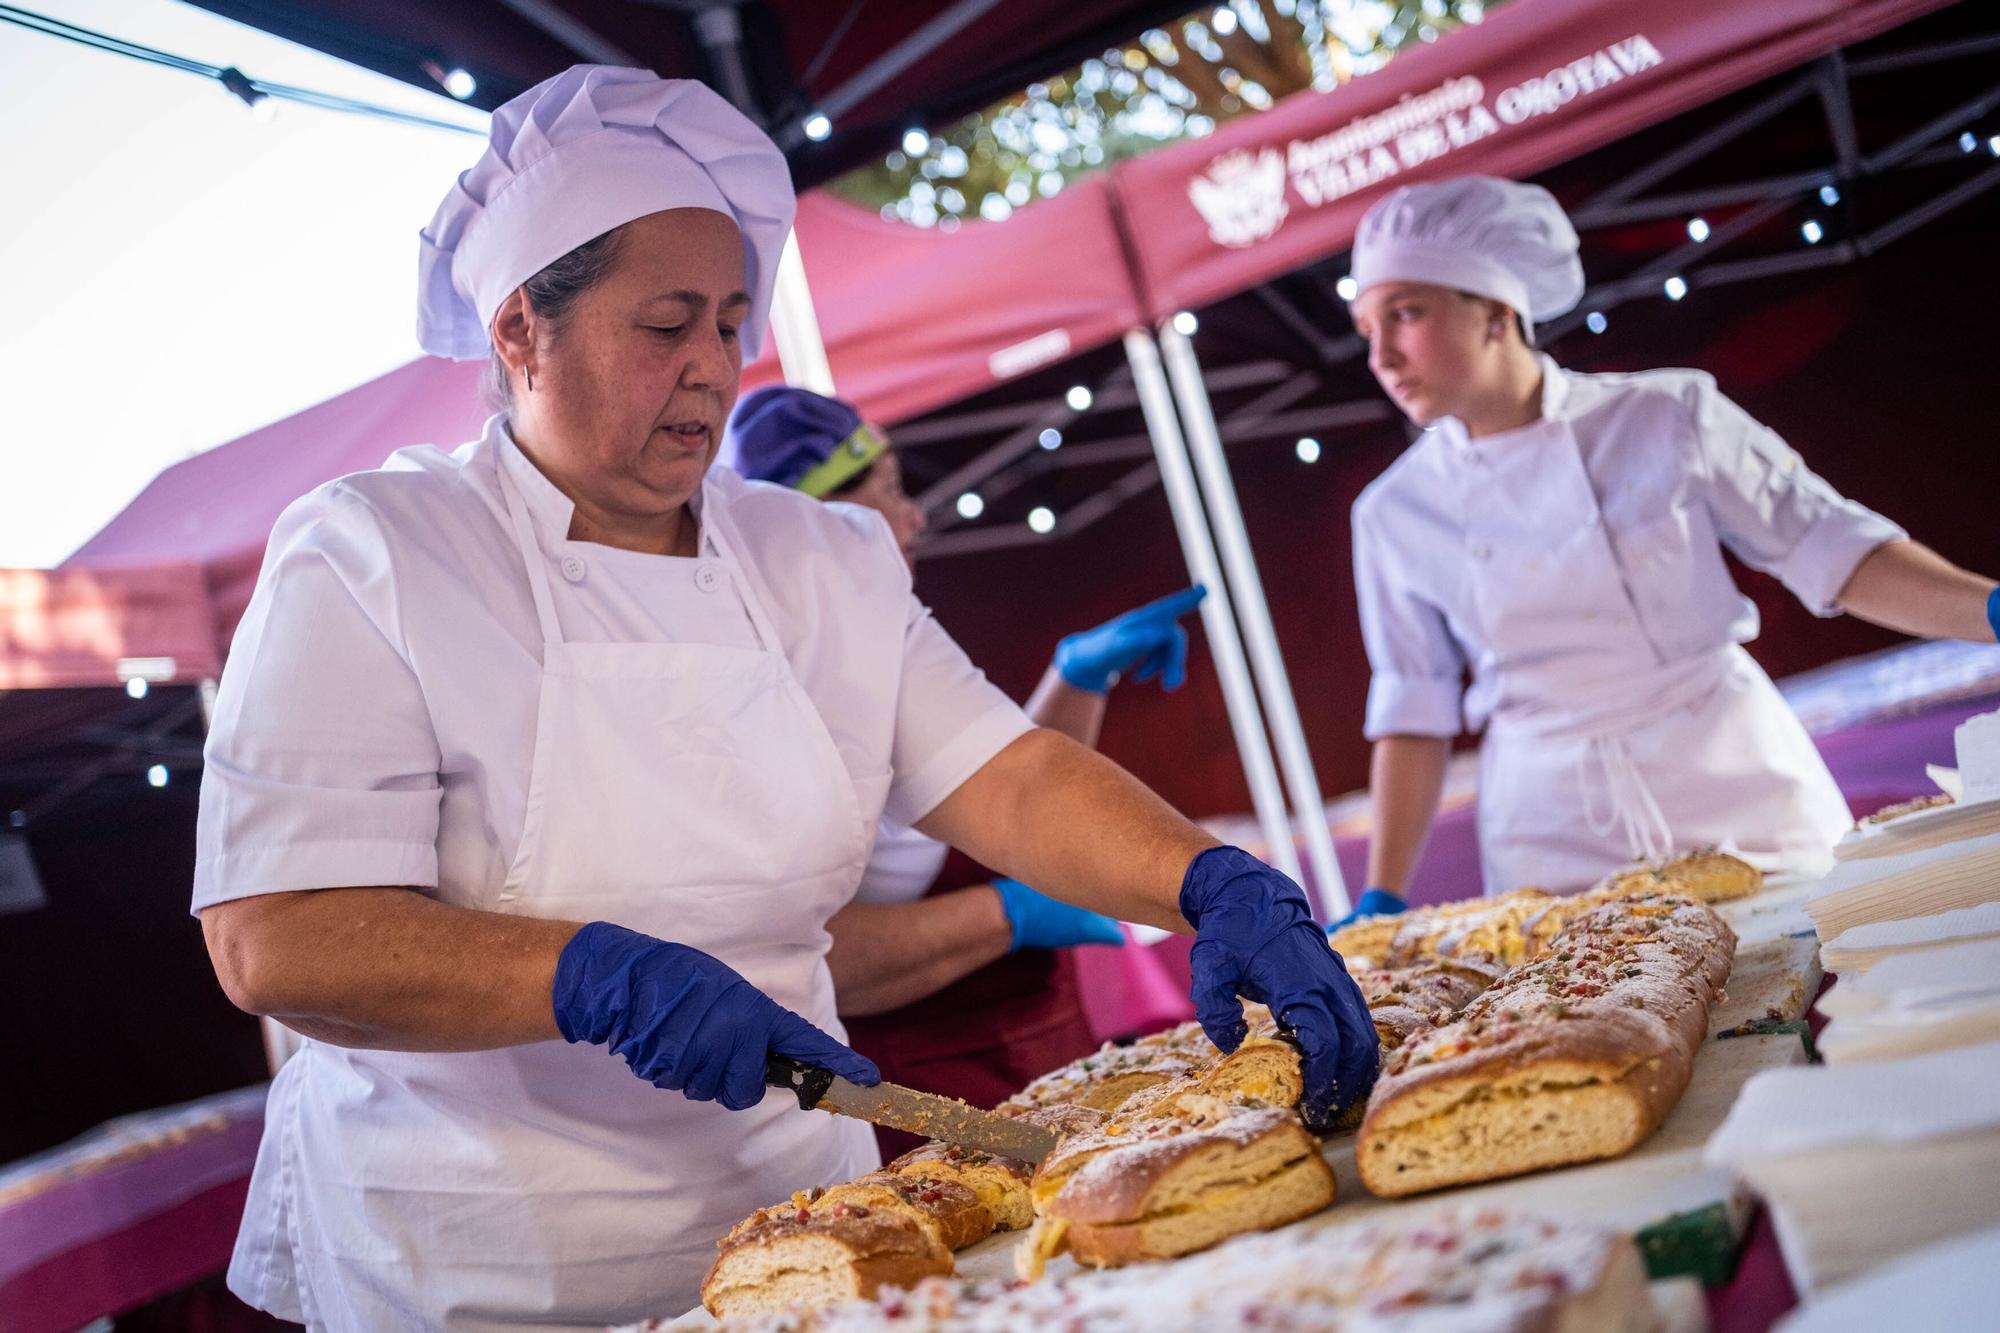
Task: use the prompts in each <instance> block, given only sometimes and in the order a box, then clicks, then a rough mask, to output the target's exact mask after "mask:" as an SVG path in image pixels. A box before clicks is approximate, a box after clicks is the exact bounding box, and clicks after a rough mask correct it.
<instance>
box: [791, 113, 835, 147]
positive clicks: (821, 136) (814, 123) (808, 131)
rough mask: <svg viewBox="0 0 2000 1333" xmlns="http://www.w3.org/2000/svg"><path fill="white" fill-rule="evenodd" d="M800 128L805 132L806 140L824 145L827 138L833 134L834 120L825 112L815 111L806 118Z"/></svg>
mask: <svg viewBox="0 0 2000 1333" xmlns="http://www.w3.org/2000/svg"><path fill="white" fill-rule="evenodd" d="M799 128H800V129H801V130H803V131H805V136H806V138H808V139H811V140H812V141H813V142H814V143H824V142H826V139H827V136H828V135H830V134H832V133H833V118H832V117H830V116H828V115H827V114H826V112H824V111H815V112H813V113H812V114H811V115H810V116H807V117H806V118H805V120H804V122H803V123H801V124H800V126H799Z"/></svg>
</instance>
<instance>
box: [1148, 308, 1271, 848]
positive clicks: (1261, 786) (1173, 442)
mask: <svg viewBox="0 0 2000 1333" xmlns="http://www.w3.org/2000/svg"><path fill="white" fill-rule="evenodd" d="M1125 356H1126V358H1127V359H1128V360H1129V361H1130V362H1131V363H1132V382H1133V384H1134V385H1135V386H1136V387H1137V388H1138V391H1139V410H1140V412H1141V413H1142V414H1143V415H1144V416H1145V419H1146V430H1147V432H1148V433H1149V434H1150V435H1151V436H1152V437H1153V454H1154V457H1156V458H1157V459H1158V460H1159V464H1160V482H1161V484H1162V485H1163V486H1164V487H1165V488H1166V492H1167V504H1168V505H1169V506H1170V507H1171V508H1172V510H1173V515H1174V530H1175V531H1176V532H1177V533H1179V534H1180V539H1181V554H1182V556H1183V557H1185V558H1186V560H1187V567H1188V573H1189V574H1191V575H1193V576H1194V579H1195V581H1196V582H1197V583H1204V584H1206V585H1208V596H1207V597H1206V598H1204V599H1203V601H1202V604H1201V623H1202V628H1203V629H1204V630H1206V631H1207V632H1208V646H1209V648H1210V649H1211V650H1212V651H1213V652H1214V654H1215V673H1216V677H1217V679H1219V680H1220V681H1221V683H1222V698H1223V702H1224V703H1226V704H1227V705H1228V707H1229V729H1230V730H1231V731H1232V732H1234V733H1235V735H1236V752H1237V754H1238V755H1240V756H1241V757H1242V759H1243V776H1244V777H1245V778H1246V779H1248V781H1249V783H1250V804H1251V806H1252V807H1253V808H1254V809H1255V810H1256V812H1257V822H1258V824H1260V825H1261V826H1262V827H1263V830H1264V841H1265V842H1267V843H1269V844H1270V847H1271V850H1270V860H1271V864H1273V865H1275V866H1277V868H1278V869H1280V870H1282V871H1284V872H1285V873H1286V874H1287V875H1290V876H1291V877H1292V878H1294V879H1297V878H1298V877H1299V854H1298V849H1297V848H1296V847H1295V846H1293V844H1292V830H1291V826H1290V824H1289V822H1288V821H1287V820H1286V818H1285V794H1284V791H1283V790H1282V789H1281V788H1280V787H1279V785H1278V769H1277V766H1276V765H1275V764H1273V763H1272V762H1271V745H1270V742H1269V741H1268V740H1267V739H1266V738H1265V735H1264V723H1263V719H1262V718H1261V717H1260V716H1259V715H1258V712H1257V694H1256V691H1255V690H1254V689H1253V688H1252V687H1251V684H1250V669H1249V666H1248V664H1247V663H1246V662H1245V661H1244V658H1243V642H1242V640H1241V639H1239V638H1238V637H1237V635H1236V615H1235V612H1234V611H1233V610H1232V609H1231V607H1230V599H1229V586H1228V584H1226V583H1225V582H1223V578H1222V566H1221V564H1220V562H1218V561H1217V559H1216V556H1215V544H1214V542H1213V541H1212V540H1211V538H1210V537H1209V532H1208V520H1207V518H1205V517H1204V516H1203V513H1202V507H1201V491H1200V488H1199V487H1197V486H1196V484H1195V479H1194V469H1193V467H1192V466H1191V465H1190V463H1189V461H1188V451H1187V442H1186V441H1185V440H1184V439H1183V438H1182V437H1181V427H1180V421H1179V419H1178V418H1177V417H1176V416H1175V415H1174V398H1173V389H1172V388H1171V387H1170V386H1169V385H1168V383H1167V376H1166V371H1165V370H1164V368H1163V367H1162V366H1161V364H1160V349H1159V345H1158V344H1157V343H1155V342H1154V341H1153V335H1152V334H1150V333H1148V332H1147V331H1146V330H1144V329H1132V330H1131V331H1129V332H1128V333H1126V335H1125Z"/></svg>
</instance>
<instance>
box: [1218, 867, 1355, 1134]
mask: <svg viewBox="0 0 2000 1333" xmlns="http://www.w3.org/2000/svg"><path fill="white" fill-rule="evenodd" d="M1180 905H1181V915H1182V916H1185V917H1186V918H1187V919H1188V922H1189V924H1191V925H1192V926H1194V928H1195V939H1194V951H1193V953H1192V954H1191V955H1190V956H1189V964H1190V966H1191V967H1192V969H1193V972H1194V981H1193V984H1192V985H1191V986H1190V987H1189V994H1190V996H1191V997H1192V998H1193V1000H1194V1012H1195V1017H1196V1018H1199V1019H1200V1020H1201V1026H1202V1029H1203V1030H1204V1031H1205V1032H1207V1033H1208V1039H1209V1040H1210V1041H1212V1042H1214V1043H1215V1044H1216V1045H1217V1046H1218V1047H1220V1048H1221V1049H1222V1050H1224V1051H1234V1050H1235V1049H1236V1048H1237V1047H1238V1046H1239V1045H1241V1044H1242V1042H1243V1038H1244V1035H1245V1032H1246V1029H1245V1026H1244V1022H1243V1005H1242V1001H1241V1000H1239V999H1238V998H1237V997H1238V996H1239V995H1240V996H1245V997H1247V998H1249V999H1252V1000H1256V1001H1258V1002H1259V1003H1262V1004H1265V1005H1268V1006H1270V1009H1271V1013H1272V1015H1273V1016H1274V1017H1276V1018H1277V1020H1278V1021H1279V1022H1280V1023H1282V1024H1284V1025H1285V1026H1286V1027H1288V1028H1290V1029H1291V1030H1292V1033H1293V1035H1294V1036H1295V1037H1296V1038H1297V1039H1298V1043H1299V1049H1300V1051H1301V1052H1302V1054H1303V1058H1302V1060H1301V1061H1300V1064H1301V1068H1302V1071H1303V1073H1304V1075H1305V1093H1304V1095H1303V1096H1301V1097H1300V1098H1299V1114H1300V1116H1301V1117H1302V1118H1304V1120H1305V1122H1306V1124H1307V1126H1309V1127H1310V1128H1313V1129H1324V1128H1326V1127H1327V1126H1328V1125H1330V1124H1331V1123H1332V1122H1333V1118H1334V1116H1335V1115H1336V1114H1338V1113H1339V1111H1340V1110H1341V1109H1342V1108H1343V1107H1346V1106H1349V1105H1351V1104H1353V1103H1354V1102H1356V1101H1359V1100H1360V1099H1361V1098H1363V1097H1366V1096H1367V1095H1368V1090H1369V1089H1370V1088H1371V1087H1373V1086H1374V1084H1375V1073H1376V1065H1377V1063H1378V1062H1379V1060H1380V1058H1381V1049H1380V1048H1381V1041H1380V1038H1378V1037H1377V1036H1376V1035H1375V1024H1374V1023H1373V1022H1371V1021H1370V1020H1369V1017H1368V1001H1367V1000H1366V999H1365V998H1363V996H1362V994H1361V988H1360V987H1359V986H1356V985H1355V984H1354V979H1353V978H1352V977H1350V976H1348V975H1347V969H1346V967H1345V966H1344V965H1342V963H1341V961H1340V955H1338V954H1336V953H1335V952H1334V951H1333V950H1331V949H1329V948H1327V947H1326V936H1325V935H1324V934H1323V933H1322V932H1321V931H1320V928H1319V925H1318V923H1317V922H1315V921H1314V920H1313V915H1312V908H1311V907H1310V906H1309V905H1308V904H1307V902H1306V895H1305V892H1304V891H1303V890H1301V889H1300V888H1299V886H1298V885H1296V884H1294V883H1292V881H1291V880H1289V879H1287V878H1286V877H1285V876H1284V875H1282V874H1280V873H1279V872H1277V871H1275V870H1273V869H1271V867H1269V866H1267V865H1265V864H1264V863H1263V862H1262V861H1259V860H1258V859H1257V858H1256V857H1254V856H1252V855H1250V853H1248V852H1246V851H1244V850H1243V849H1242V848H1240V847H1211V848H1209V849H1208V850H1207V851H1205V852H1203V853H1202V854H1201V855H1199V856H1197V857H1195V858H1194V860H1192V861H1190V862H1189V863H1188V868H1187V874H1186V875H1185V876H1183V877H1182V879H1181V904H1180Z"/></svg>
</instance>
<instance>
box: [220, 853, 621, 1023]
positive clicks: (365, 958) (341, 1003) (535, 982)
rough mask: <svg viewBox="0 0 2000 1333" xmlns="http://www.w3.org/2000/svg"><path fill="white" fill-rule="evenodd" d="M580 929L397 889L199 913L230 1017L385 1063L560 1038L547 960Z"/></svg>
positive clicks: (288, 897) (322, 894) (316, 894)
mask: <svg viewBox="0 0 2000 1333" xmlns="http://www.w3.org/2000/svg"><path fill="white" fill-rule="evenodd" d="M581 924H582V923H580V922H576V921H550V920H543V919H540V918H535V917H520V916H508V915H503V914H501V913H498V912H480V911H474V910H471V909H469V908H464V907H452V906H450V905H448V904H445V903H440V902H438V901H436V900H435V899H432V898H429V897H427V896H425V895H424V894H422V893H420V892H418V891H416V890H414V889H406V888H381V889H375V888H368V889H318V890H310V891H305V892H296V893H272V894H265V895H262V896H260V897H255V898H240V899H237V900H236V901H234V902H227V903H218V904H216V905H215V906H213V907H210V908H207V909H205V910H204V911H203V912H202V914H201V927H202V934H203V936H204V937H205V938H206V940H207V942H208V953H209V958H210V959H211V960H212V961H213V962H214V964H215V972H216V976H217V977H218V978H219V979H220V980H221V982H222V987H223V990H224V991H225V992H227V993H228V995H229V998H230V1000H231V1001H232V1002H233V1003H235V1004H236V1006H237V1007H238V1008H240V1009H244V1010H247V1011H248V1012H250V1013H253V1014H260V1015H264V1016H266V1017H270V1018H275V1019H277V1020H279V1021H280V1022H282V1023H283V1024H285V1026H287V1027H289V1028H291V1029H293V1030H294V1031H297V1032H301V1033H304V1034H305V1035H306V1036H309V1037H313V1038H316V1039H318V1040H321V1041H327V1042H332V1043H334V1044H335V1045H339V1046H356V1047H366V1048H372V1049H376V1050H394V1051H482V1050H492V1049H494V1048H497V1047H501V1046H519V1045H523V1044H525V1043H528V1042H534V1041H548V1040H552V1039H555V1038H557V1037H560V1036H561V1033H560V1032H559V1031H558V1030H557V1028H556V1021H555V1012H554V1009H553V1007H552V1004H551V998H550V996H551V991H552V989H553V987H554V984H555V972H556V959H557V958H558V957H559V956H560V955H561V953H562V950H563V946H564V945H565V944H567V943H569V939H570V937H571V936H572V935H574V934H575V933H576V932H577V930H578V928H579V927H580V926H581Z"/></svg>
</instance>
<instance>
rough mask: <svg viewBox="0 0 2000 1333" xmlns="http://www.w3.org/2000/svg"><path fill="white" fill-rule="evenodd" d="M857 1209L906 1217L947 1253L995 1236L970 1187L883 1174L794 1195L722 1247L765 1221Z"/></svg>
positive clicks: (934, 1177) (733, 1232) (744, 1224)
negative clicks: (992, 1235)
mask: <svg viewBox="0 0 2000 1333" xmlns="http://www.w3.org/2000/svg"><path fill="white" fill-rule="evenodd" d="M856 1208H859V1209H860V1210H861V1215H862V1216H864V1217H865V1216H867V1215H868V1214H870V1213H875V1212H881V1213H895V1214H899V1215H901V1216H904V1217H907V1218H909V1219H910V1221H911V1222H913V1223H915V1224H916V1225H917V1226H918V1227H920V1228H922V1229H923V1231H924V1232H925V1233H926V1234H928V1235H929V1236H930V1237H931V1238H932V1239H933V1240H935V1241H937V1242H938V1244H940V1245H942V1246H944V1247H945V1249H947V1250H961V1249H964V1248H965V1247H966V1246H967V1245H970V1244H972V1243H973V1242H974V1241H977V1240H984V1239H985V1238H986V1237H987V1236H990V1235H991V1234H993V1213H992V1211H991V1210H990V1209H988V1208H987V1207H986V1206H985V1205H984V1204H983V1203H981V1202H980V1199H979V1195H978V1192H977V1191H976V1190H974V1189H973V1188H972V1187H971V1186H969V1185H967V1184H965V1183H963V1182H961V1181H957V1180H951V1179H947V1178H945V1177H944V1176H943V1175H942V1173H939V1174H930V1173H926V1172H924V1171H922V1170H918V1171H915V1172H912V1173H909V1174H905V1173H903V1172H901V1171H891V1170H881V1171H871V1172H869V1173H868V1174H867V1175H864V1176H856V1177H855V1178H854V1179H853V1180H850V1181H847V1182H846V1183H845V1184H841V1185H832V1186H815V1187H814V1188H812V1189H809V1190H797V1191H794V1192H793V1194H792V1197H791V1198H790V1199H788V1200H786V1201H785V1202H784V1203H779V1204H772V1205H771V1206H770V1207H768V1208H759V1209H758V1210H757V1211H756V1212H754V1213H752V1214H750V1216H748V1217H746V1218H744V1219H743V1220H742V1221H741V1222H738V1223H737V1224H736V1225H735V1226H734V1227H733V1228H731V1229H730V1232H729V1234H728V1235H726V1236H724V1237H723V1238H722V1241H721V1242H720V1243H721V1244H724V1245H728V1244H730V1243H731V1242H733V1241H735V1240H736V1239H738V1238H739V1237H741V1236H743V1235H745V1234H746V1233H748V1232H750V1231H754V1230H755V1229H757V1228H758V1227H760V1226H763V1225H764V1224H765V1223H767V1222H772V1221H777V1220H780V1219H783V1218H788V1217H789V1218H795V1219H797V1220H803V1219H804V1218H805V1217H806V1216H807V1215H808V1214H812V1215H821V1214H830V1215H840V1216H844V1215H846V1214H847V1213H848V1212H850V1211H852V1210H854V1209H856Z"/></svg>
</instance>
